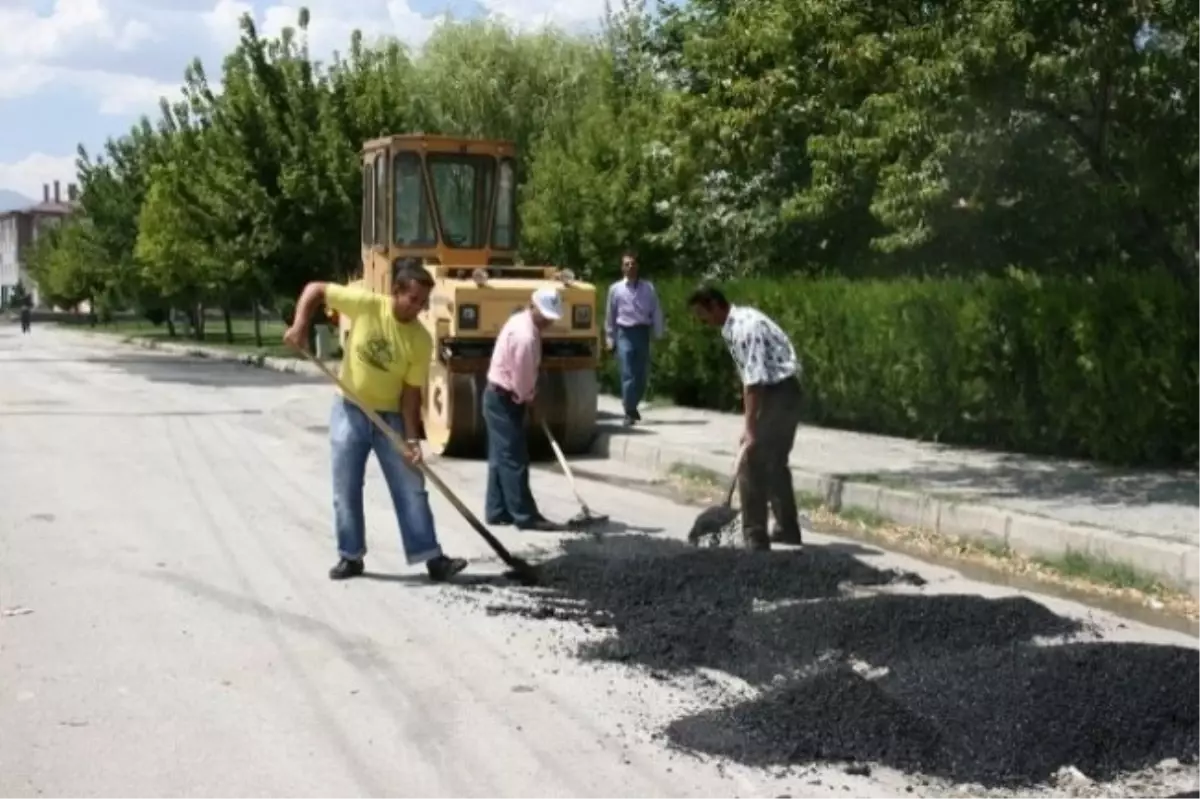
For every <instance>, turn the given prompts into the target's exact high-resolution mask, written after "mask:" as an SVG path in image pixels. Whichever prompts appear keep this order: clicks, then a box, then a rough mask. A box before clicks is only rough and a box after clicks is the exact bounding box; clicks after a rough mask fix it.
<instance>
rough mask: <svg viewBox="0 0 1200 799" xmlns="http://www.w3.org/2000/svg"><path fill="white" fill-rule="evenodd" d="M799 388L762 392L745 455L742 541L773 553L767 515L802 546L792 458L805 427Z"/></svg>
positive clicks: (783, 385) (787, 384)
mask: <svg viewBox="0 0 1200 799" xmlns="http://www.w3.org/2000/svg"><path fill="white" fill-rule="evenodd" d="M800 400H801V396H800V382H799V381H798V380H797V379H796V378H788V379H787V380H784V381H782V382H779V383H775V384H774V385H770V386H766V387H764V389H763V393H762V398H761V401H760V404H759V410H758V419H757V420H756V421H755V422H754V445H753V446H752V447H751V448H750V449H749V450H748V451H747V452H746V455H745V460H744V462H743V463H742V470H741V473H740V475H739V478H738V492H739V493H740V494H741V498H742V535H743V536H744V537H745V541H746V546H748V547H750V548H752V549H769V548H770V546H771V541H770V536H769V534H768V532H767V509H768V507H769V508H770V510H771V513H772V515H774V516H775V521H776V523H777V524H778V525H779V533H780V537H781V538H782V539H784V540H794V541H799V539H800V515H799V513H798V512H797V510H796V491H795V489H794V488H793V487H792V470H791V467H790V466H789V465H788V458H789V457H790V456H791V454H792V446H793V445H794V443H795V440H796V428H797V427H798V426H799V424H800Z"/></svg>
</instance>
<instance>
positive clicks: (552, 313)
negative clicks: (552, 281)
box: [533, 287, 563, 322]
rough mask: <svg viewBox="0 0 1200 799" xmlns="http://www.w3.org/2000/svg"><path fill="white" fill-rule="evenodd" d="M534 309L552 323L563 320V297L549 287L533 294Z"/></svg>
mask: <svg viewBox="0 0 1200 799" xmlns="http://www.w3.org/2000/svg"><path fill="white" fill-rule="evenodd" d="M533 307H534V308H537V311H538V313H540V314H541V315H542V316H544V317H546V318H547V319H549V320H550V321H552V322H554V321H557V320H559V319H562V315H563V309H562V297H560V296H559V295H558V292H557V291H555V290H554V289H552V288H549V287H547V288H544V289H538V290H537V291H535V292H533Z"/></svg>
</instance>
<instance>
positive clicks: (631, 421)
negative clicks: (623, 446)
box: [621, 414, 635, 427]
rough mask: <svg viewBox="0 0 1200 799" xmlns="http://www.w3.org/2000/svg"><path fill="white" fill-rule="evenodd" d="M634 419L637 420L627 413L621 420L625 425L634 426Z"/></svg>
mask: <svg viewBox="0 0 1200 799" xmlns="http://www.w3.org/2000/svg"><path fill="white" fill-rule="evenodd" d="M634 421H635V420H634V418H633V417H632V416H630V415H629V414H625V418H624V419H622V420H621V424H622V425H624V426H625V427H633V425H634Z"/></svg>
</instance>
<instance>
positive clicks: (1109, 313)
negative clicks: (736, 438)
mask: <svg viewBox="0 0 1200 799" xmlns="http://www.w3.org/2000/svg"><path fill="white" fill-rule="evenodd" d="M655 285H656V287H657V288H658V292H659V295H660V297H661V298H662V301H663V304H664V309H665V312H666V315H667V328H668V330H667V335H666V337H665V338H664V339H663V340H662V341H660V342H658V343H657V345H656V346H655V348H654V357H653V362H654V366H653V369H652V373H651V377H650V393H651V394H652V395H658V396H666V397H669V398H671V399H672V400H673V401H674V402H676V403H678V404H680V405H688V406H693V407H702V408H715V409H719V410H738V409H739V407H740V395H739V385H738V381H737V378H736V375H735V373H734V370H733V366H732V362H731V361H730V359H729V356H728V354H727V352H726V350H725V348H724V346H723V343H722V341H721V337H720V335H719V333H718V332H717V331H714V330H708V329H703V328H701V327H699V326H698V325H697V324H696V323H695V322H694V321H693V319H692V318H691V315H690V314H689V313H688V312H687V308H686V307H685V303H686V298H687V294H688V292H689V291H690V290H691V289H692V288H693V287H694V284H693V283H691V282H688V281H682V280H663V281H655ZM723 289H724V290H725V292H726V294H727V295H728V296H729V297H730V299H731V300H732V301H733V302H735V303H739V302H740V303H746V304H749V305H754V306H756V307H758V308H760V309H761V310H762V311H764V312H765V313H767V314H769V315H770V316H771V317H772V318H774V319H775V320H776V321H777V322H779V324H780V325H782V326H783V328H784V329H785V330H787V331H788V332H789V333H790V334H791V336H792V340H793V342H794V343H795V345H796V349H797V352H798V354H799V355H800V357H801V360H802V362H803V366H804V373H805V380H804V382H805V388H806V400H805V416H806V421H807V422H808V423H810V424H815V425H821V426H827V427H836V428H844V429H850V430H858V431H862V432H871V433H881V434H887V435H895V436H903V437H907V438H919V439H927V440H936V441H940V442H942V443H947V444H962V445H971V446H980V447H986V448H990V449H998V450H1006V451H1015V452H1027V453H1037V454H1050V455H1064V456H1077V457H1084V458H1089V459H1095V460H1101V461H1108V462H1111V463H1118V464H1127V465H1195V463H1196V460H1197V437H1198V434H1200V426H1198V424H1197V362H1198V359H1197V348H1198V346H1200V342H1198V335H1197V295H1196V293H1194V292H1193V291H1191V290H1189V289H1187V288H1185V287H1182V286H1181V285H1180V284H1179V282H1178V281H1177V280H1175V279H1173V278H1172V277H1170V276H1169V275H1165V274H1162V275H1160V274H1136V275H1125V274H1118V273H1112V274H1109V275H1106V276H1104V277H1100V278H1096V279H1090V280H1083V279H1066V278H1036V277H1030V276H1026V275H1020V274H1014V275H1013V276H1011V277H1006V278H979V279H963V280H917V279H902V280H894V281H873V282H864V281H850V280H843V279H826V280H809V279H794V280H786V281H778V280H774V281H768V280H745V281H736V282H732V283H729V284H727V285H725V286H724V287H723ZM602 379H603V383H604V385H605V387H606V388H607V389H608V390H611V391H614V392H615V391H616V389H617V386H618V379H617V375H616V366H615V360H614V359H612V358H606V359H605V362H604V366H603V374H602Z"/></svg>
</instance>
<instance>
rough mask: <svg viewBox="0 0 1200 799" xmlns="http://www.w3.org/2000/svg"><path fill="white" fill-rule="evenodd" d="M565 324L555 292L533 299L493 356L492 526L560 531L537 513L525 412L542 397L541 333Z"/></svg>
mask: <svg viewBox="0 0 1200 799" xmlns="http://www.w3.org/2000/svg"><path fill="white" fill-rule="evenodd" d="M561 318H562V298H561V297H560V296H559V295H558V292H557V291H555V290H554V289H552V288H544V289H538V290H537V291H535V292H534V293H533V297H532V298H531V301H530V303H529V307H528V308H526V309H525V310H523V311H519V312H518V313H515V314H513V315H512V316H511V317H510V318H509V320H508V321H507V322H505V323H504V327H503V328H502V329H501V330H500V335H499V336H497V337H496V347H495V349H493V350H492V363H491V365H490V366H489V367H488V375H487V380H488V384H487V388H486V389H484V392H483V420H484V422H485V423H486V424H487V436H488V487H487V522H488V524H515V525H516V526H517V527H518V529H521V530H561V529H562V527H561V526H560V525H557V524H554V523H553V522H551V521H549V520H548V519H546V518H545V517H544V516H542V514H541V513H539V512H538V508H537V503H536V502H534V501H533V492H532V491H530V490H529V449H528V447H527V446H526V443H525V412H526V408H528V407H529V406H530V404H532V403H533V400H534V397H535V396H536V395H537V380H538V369H539V367H540V365H541V360H542V331H543V330H545V329H546V328H547V327H549V326H550V325H552V324H554V322H556V321H557V320H559V319H561Z"/></svg>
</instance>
